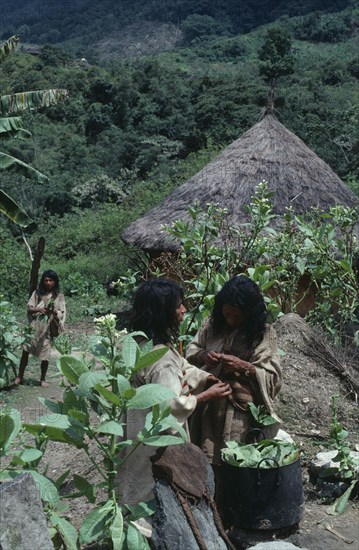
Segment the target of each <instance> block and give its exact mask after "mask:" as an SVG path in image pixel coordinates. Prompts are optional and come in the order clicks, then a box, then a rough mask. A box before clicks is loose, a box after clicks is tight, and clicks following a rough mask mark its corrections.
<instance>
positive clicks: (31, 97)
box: [0, 88, 68, 116]
mask: <svg viewBox="0 0 359 550" xmlns="http://www.w3.org/2000/svg"><path fill="white" fill-rule="evenodd" d="M67 97H68V92H67V90H62V89H58V88H53V89H49V90H35V91H30V92H20V93H17V94H8V95H3V96H1V97H0V115H1V116H7V115H16V114H18V113H21V112H23V111H31V110H34V109H41V108H43V107H50V105H56V103H59V102H60V101H62V100H64V99H66V98H67Z"/></svg>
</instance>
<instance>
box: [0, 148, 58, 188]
mask: <svg viewBox="0 0 359 550" xmlns="http://www.w3.org/2000/svg"><path fill="white" fill-rule="evenodd" d="M9 169H13V170H15V171H16V172H19V173H20V174H22V175H23V176H26V177H27V178H29V179H31V180H34V181H36V182H37V183H45V182H46V181H48V177H47V176H45V174H42V173H41V172H39V171H38V170H35V168H32V166H30V165H29V164H26V163H25V162H22V160H19V159H17V158H15V157H12V156H11V155H7V154H6V153H2V152H1V151H0V170H9Z"/></svg>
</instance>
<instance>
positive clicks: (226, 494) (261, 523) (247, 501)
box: [221, 459, 304, 529]
mask: <svg viewBox="0 0 359 550" xmlns="http://www.w3.org/2000/svg"><path fill="white" fill-rule="evenodd" d="M264 460H267V459H264ZM274 462H276V461H275V460H274ZM260 464H261V463H260ZM260 464H259V465H258V467H257V468H240V467H236V466H231V465H230V464H226V463H223V465H222V467H221V468H222V483H223V486H222V489H223V502H222V514H223V520H224V523H225V524H226V525H229V526H232V527H237V528H240V529H280V528H282V527H290V526H292V525H295V524H296V523H299V522H300V520H301V518H302V515H303V509H304V498H303V484H302V474H301V468H300V460H299V459H298V460H296V461H295V462H293V463H292V464H289V465H288V466H278V464H277V463H276V465H275V467H273V468H261V467H260Z"/></svg>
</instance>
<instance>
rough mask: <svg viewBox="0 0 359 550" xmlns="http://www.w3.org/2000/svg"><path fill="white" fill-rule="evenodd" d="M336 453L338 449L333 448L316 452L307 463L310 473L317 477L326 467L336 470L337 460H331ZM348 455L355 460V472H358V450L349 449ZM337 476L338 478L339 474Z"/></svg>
mask: <svg viewBox="0 0 359 550" xmlns="http://www.w3.org/2000/svg"><path fill="white" fill-rule="evenodd" d="M337 454H338V451H335V450H334V451H322V452H320V453H318V454H317V455H316V456H315V458H314V459H313V460H312V462H311V463H310V465H309V470H310V473H311V474H312V475H313V476H315V477H319V476H320V475H321V474H323V472H324V471H325V470H327V469H328V468H333V469H336V470H338V462H334V461H333V458H335V457H336V456H337ZM350 456H351V458H353V459H354V460H355V461H357V466H356V472H357V474H359V452H358V451H350ZM338 477H339V478H340V475H339V476H338Z"/></svg>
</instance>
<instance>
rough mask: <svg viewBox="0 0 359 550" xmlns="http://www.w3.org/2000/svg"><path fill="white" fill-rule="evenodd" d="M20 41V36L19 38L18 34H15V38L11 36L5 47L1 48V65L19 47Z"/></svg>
mask: <svg viewBox="0 0 359 550" xmlns="http://www.w3.org/2000/svg"><path fill="white" fill-rule="evenodd" d="M19 40H20V36H17V34H14V36H11V37H10V38H9V39H8V40H6V42H5V43H4V45H3V46H1V48H0V63H2V62H3V61H4V59H6V58H7V57H8V56H9V55H10V54H11V53H12V52H13V51H14V50H15V49H16V47H17V45H18V42H19Z"/></svg>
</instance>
